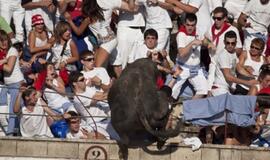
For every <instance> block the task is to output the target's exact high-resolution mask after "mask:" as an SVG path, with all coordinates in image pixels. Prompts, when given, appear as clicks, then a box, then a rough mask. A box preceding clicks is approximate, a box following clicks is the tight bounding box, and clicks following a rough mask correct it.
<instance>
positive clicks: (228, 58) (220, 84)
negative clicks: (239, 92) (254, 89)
mask: <svg viewBox="0 0 270 160" xmlns="http://www.w3.org/2000/svg"><path fill="white" fill-rule="evenodd" d="M236 39H237V36H236V33H235V32H234V31H228V32H227V33H226V34H225V37H224V44H225V50H224V52H223V53H221V54H219V55H218V57H217V60H216V63H217V67H216V71H215V79H214V84H213V87H212V90H211V93H212V95H213V96H218V95H221V94H225V93H231V90H232V84H233V83H236V84H244V85H246V86H249V87H250V86H252V85H254V84H257V83H258V82H257V80H254V79H253V80H243V79H240V78H237V77H236V63H237V62H238V58H237V55H236V52H235V47H236V43H237V42H236Z"/></svg>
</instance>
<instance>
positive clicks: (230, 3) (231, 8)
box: [224, 0, 248, 24]
mask: <svg viewBox="0 0 270 160" xmlns="http://www.w3.org/2000/svg"><path fill="white" fill-rule="evenodd" d="M247 3H248V0H238V1H235V0H227V1H226V2H225V5H224V7H225V8H226V9H227V10H228V13H229V14H231V15H232V16H233V18H234V19H233V20H234V23H235V24H236V23H237V20H238V18H239V16H240V14H241V12H242V11H243V10H244V8H245V6H246V4H247Z"/></svg>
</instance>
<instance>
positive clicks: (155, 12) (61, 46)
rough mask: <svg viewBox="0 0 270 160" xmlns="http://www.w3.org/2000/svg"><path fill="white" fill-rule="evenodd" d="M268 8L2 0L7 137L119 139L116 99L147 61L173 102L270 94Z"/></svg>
mask: <svg viewBox="0 0 270 160" xmlns="http://www.w3.org/2000/svg"><path fill="white" fill-rule="evenodd" d="M269 8H270V2H269V0H238V1H235V0H223V1H222V0H0V128H1V130H2V132H1V134H2V135H5V136H23V137H58V138H65V137H67V138H100V139H117V138H118V135H117V133H116V132H115V131H114V129H113V127H112V126H111V122H110V108H109V105H108V102H107V96H108V92H109V90H110V87H111V86H112V84H113V82H114V80H115V79H117V78H118V77H119V76H121V72H122V71H123V70H124V68H125V67H126V66H128V65H129V64H130V63H133V62H134V61H135V60H138V59H141V58H149V59H151V60H152V61H153V62H155V63H156V64H157V68H158V70H159V71H160V76H159V77H158V79H157V87H158V88H161V87H162V86H163V85H167V86H169V87H170V88H171V89H172V95H171V96H172V98H173V99H174V100H177V99H178V98H179V97H181V96H184V97H185V98H190V99H199V98H206V97H212V96H218V95H222V94H226V93H229V94H236V95H257V94H258V93H260V92H261V91H262V90H263V91H265V90H266V93H267V94H270V92H269V88H270V65H269V63H270V10H269ZM174 21H177V22H178V23H173V22H174ZM175 28H176V29H177V33H176V37H174V36H173V32H172V31H173V30H175ZM175 47H176V48H177V49H176V50H174V49H173V48H175ZM267 89H268V92H267ZM198 107H199V106H198ZM258 117H259V120H258V124H257V128H259V129H262V127H263V126H265V125H269V124H270V112H268V110H267V109H263V110H261V111H260V116H258Z"/></svg>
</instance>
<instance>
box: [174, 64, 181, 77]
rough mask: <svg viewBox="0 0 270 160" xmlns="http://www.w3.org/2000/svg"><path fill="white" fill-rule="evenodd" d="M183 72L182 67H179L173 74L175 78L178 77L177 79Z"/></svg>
mask: <svg viewBox="0 0 270 160" xmlns="http://www.w3.org/2000/svg"><path fill="white" fill-rule="evenodd" d="M182 71H183V69H182V68H181V67H179V66H177V67H176V68H175V71H174V73H173V76H176V77H177V76H179V75H180V74H181V73H182Z"/></svg>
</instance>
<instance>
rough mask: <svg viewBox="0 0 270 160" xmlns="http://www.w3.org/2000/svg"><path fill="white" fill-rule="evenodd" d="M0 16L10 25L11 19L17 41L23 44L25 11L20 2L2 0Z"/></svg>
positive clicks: (18, 0) (0, 1) (16, 0)
mask: <svg viewBox="0 0 270 160" xmlns="http://www.w3.org/2000/svg"><path fill="white" fill-rule="evenodd" d="M0 15H1V16H2V17H3V18H4V19H5V20H6V21H7V22H8V24H10V22H11V18H13V22H14V25H15V30H16V32H15V33H16V37H15V38H16V39H17V40H19V41H20V42H22V41H23V40H24V39H23V38H24V34H23V33H24V32H23V20H24V15H25V10H24V8H22V6H21V1H20V0H0Z"/></svg>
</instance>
